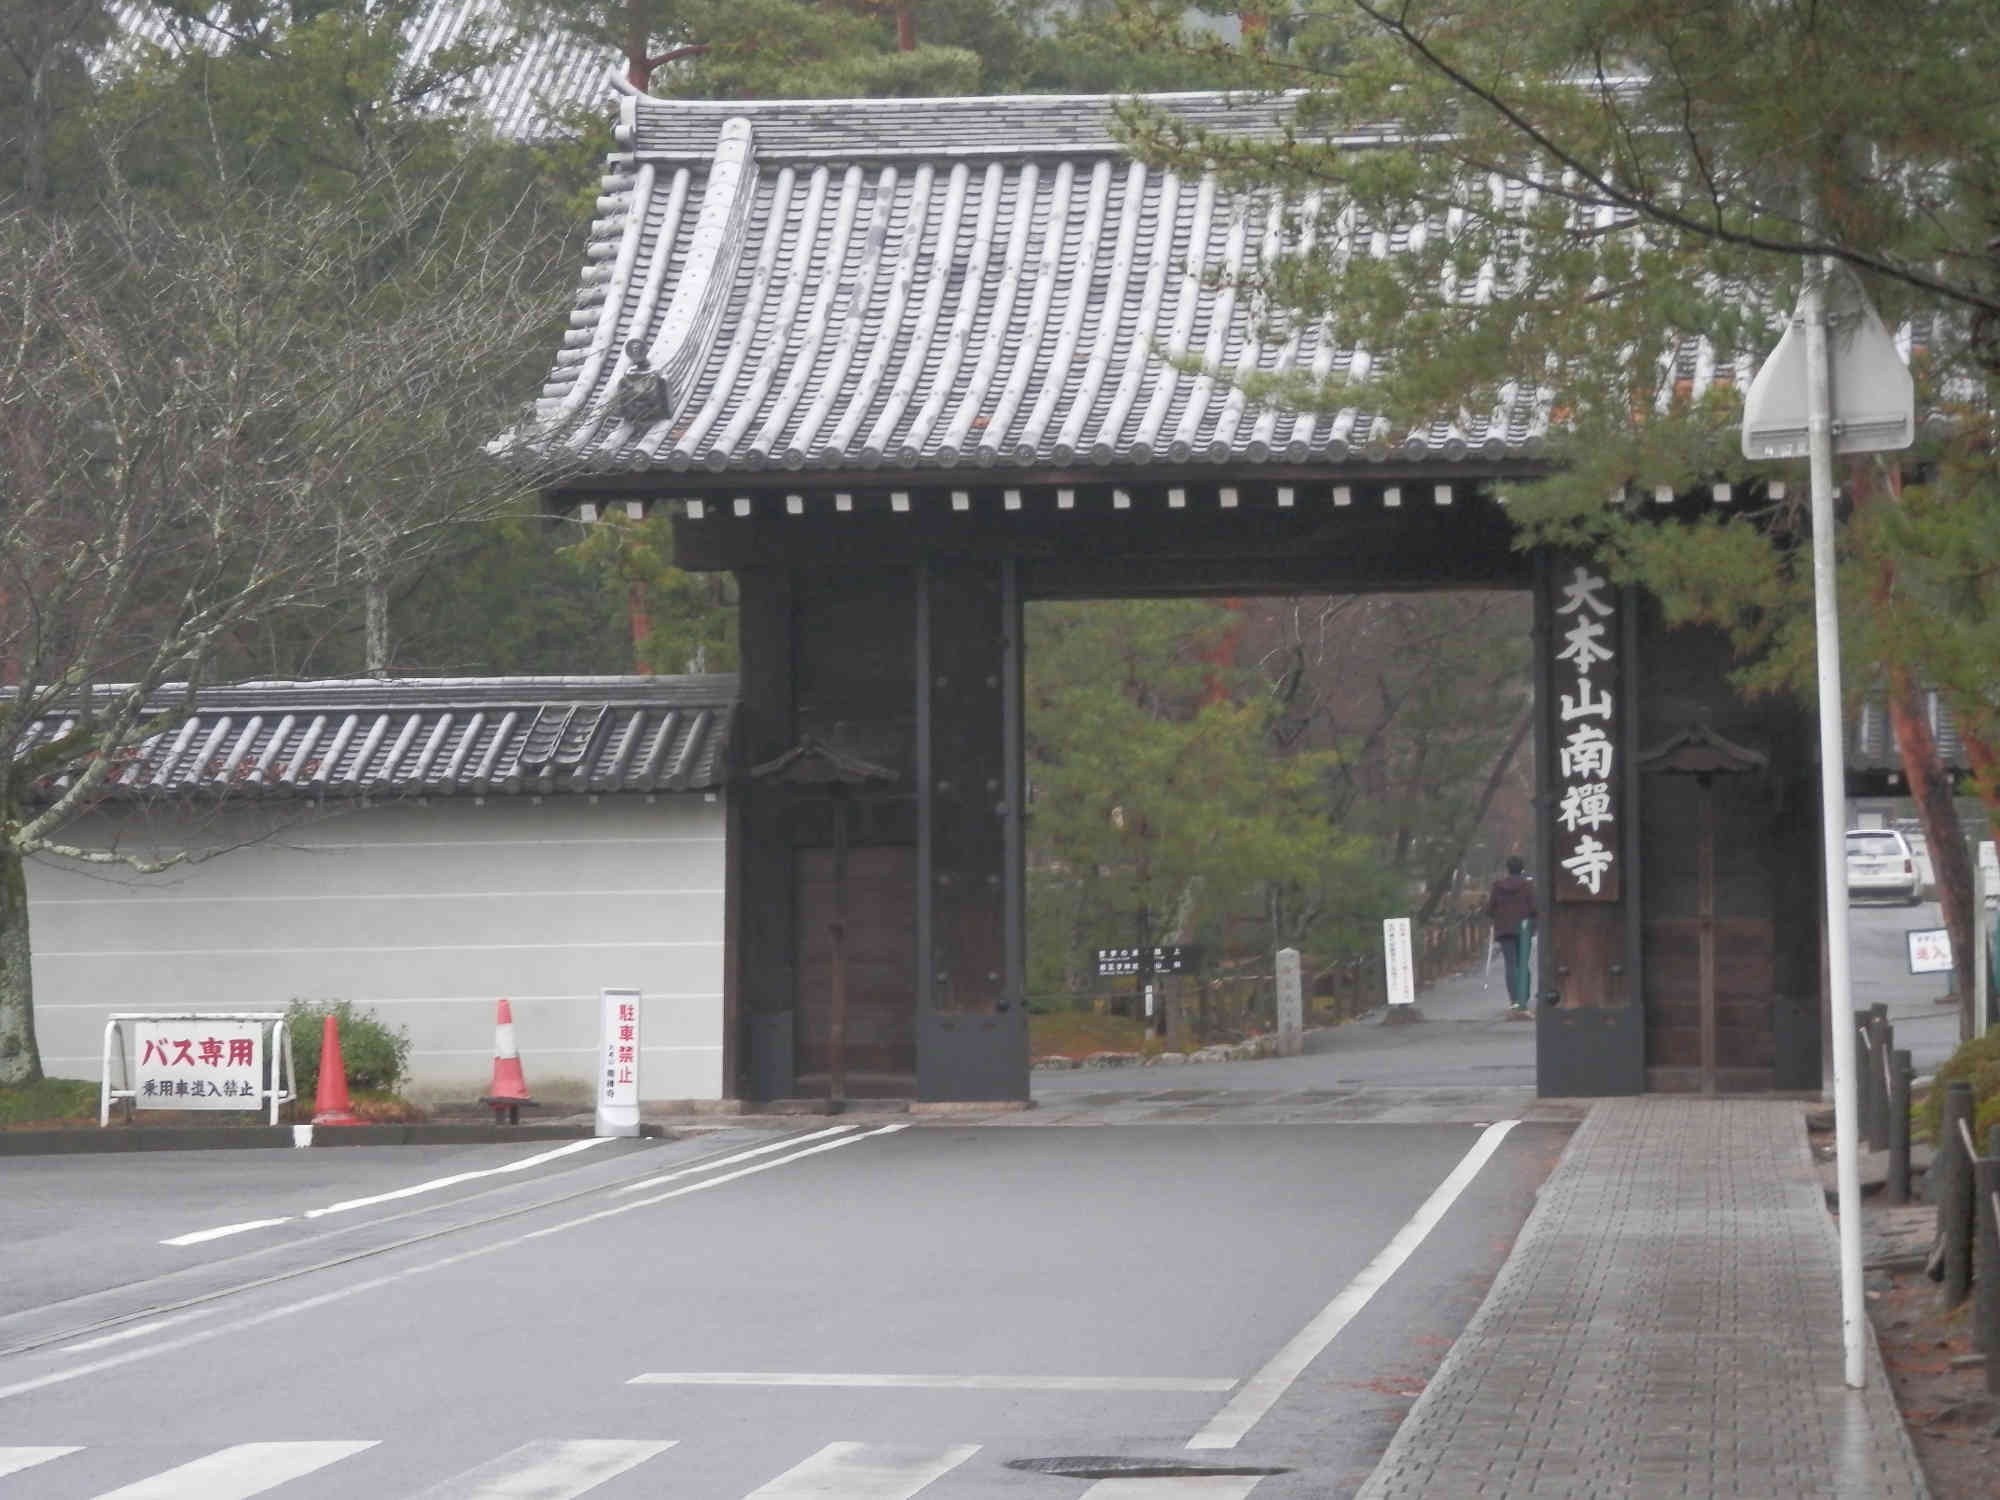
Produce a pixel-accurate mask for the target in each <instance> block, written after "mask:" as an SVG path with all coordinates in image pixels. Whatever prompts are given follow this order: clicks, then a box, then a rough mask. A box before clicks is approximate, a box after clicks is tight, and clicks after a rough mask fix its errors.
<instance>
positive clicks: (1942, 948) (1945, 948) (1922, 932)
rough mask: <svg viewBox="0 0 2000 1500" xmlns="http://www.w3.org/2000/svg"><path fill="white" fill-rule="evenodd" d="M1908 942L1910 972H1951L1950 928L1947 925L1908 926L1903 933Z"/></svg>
mask: <svg viewBox="0 0 2000 1500" xmlns="http://www.w3.org/2000/svg"><path fill="white" fill-rule="evenodd" d="M1904 936H1905V937H1907V938H1908V939H1909V942H1910V972H1911V973H1912V974H1949V973H1950V972H1951V929H1950V928H1949V927H1928V928H1914V927H1913V928H1910V929H1909V930H1908V931H1906V932H1905V934H1904Z"/></svg>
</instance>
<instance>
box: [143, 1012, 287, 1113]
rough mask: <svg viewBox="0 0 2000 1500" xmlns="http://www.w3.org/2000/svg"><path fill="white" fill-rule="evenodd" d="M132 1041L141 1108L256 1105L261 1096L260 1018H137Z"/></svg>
mask: <svg viewBox="0 0 2000 1500" xmlns="http://www.w3.org/2000/svg"><path fill="white" fill-rule="evenodd" d="M132 1047H133V1050H134V1052H135V1053H136V1056H135V1058H134V1059H133V1064H132V1088H133V1093H134V1095H135V1096H136V1097H135V1099H134V1101H133V1102H134V1103H136V1104H137V1105H138V1107H139V1108H140V1109H256V1108H257V1107H258V1106H259V1105H260V1104H261V1103H262V1102H263V1095H264V1023H263V1022H262V1021H224V1020H217V1019H211V1018H203V1019H199V1020H177V1021H135V1022H133V1023H132Z"/></svg>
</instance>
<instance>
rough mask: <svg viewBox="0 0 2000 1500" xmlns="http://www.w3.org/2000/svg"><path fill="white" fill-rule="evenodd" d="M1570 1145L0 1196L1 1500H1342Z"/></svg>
mask: <svg viewBox="0 0 2000 1500" xmlns="http://www.w3.org/2000/svg"><path fill="white" fill-rule="evenodd" d="M828 1130H831V1131H833V1133H831V1134H822V1133H820V1132H821V1131H828ZM1566 1134H1567V1133H1566V1131H1565V1130H1564V1129H1562V1128H1561V1127H1556V1126H1550V1125H1545V1124H1533V1123H1529V1124H1521V1125H1516V1126H1513V1127H1512V1128H1511V1129H1505V1130H1502V1129H1495V1128H1488V1127H1482V1126H1479V1125H1473V1124H1411V1125H1366V1126H1363V1125H1329V1124H1314V1125H1291V1126H1285V1125H1235V1124H1227V1123H1221V1124H1208V1125H1204V1126H1202V1127H1201V1128H1199V1129H1195V1130H1185V1129H1166V1128H1159V1129H1145V1128H1136V1129H1135V1128H1105V1127H1102V1126H1099V1127H1096V1128H1085V1127H1069V1126H1061V1125H1055V1126H1050V1127H1047V1128H1030V1129H1018V1128H1015V1129H1010V1128H991V1127H981V1126H952V1125H942V1124H937V1123H916V1124H911V1123H910V1122H908V1121H898V1120H876V1121H858V1122H851V1123H850V1122H848V1121H844V1120H843V1121H841V1122H837V1123H836V1124H834V1125H826V1124H820V1125H818V1126H817V1127H816V1128H815V1129H812V1130H791V1131H775V1130H758V1129H749V1128H744V1129H735V1130H731V1131H728V1132H723V1133H719V1134H714V1135H709V1136H706V1137H704V1138H700V1139H691V1140H681V1141H673V1142H665V1143H654V1142H638V1143H631V1142H619V1143H606V1144H604V1145H602V1146H598V1147H593V1148H587V1149H584V1150H580V1151H576V1152H572V1153H571V1154H569V1155H567V1156H564V1157H561V1158H556V1159H553V1160H545V1161H541V1162H538V1163H537V1164H536V1165H533V1166H530V1167H528V1168H526V1169H524V1170H522V1171H519V1172H514V1173H501V1174H497V1175H489V1176H482V1177H466V1176H464V1174H466V1173H471V1172H483V1171H489V1170H490V1169H492V1168H495V1167H502V1166H506V1165H509V1164H510V1163H514V1162H519V1161H522V1160H527V1159H532V1158H536V1157H540V1156H542V1155H543V1153H544V1152H545V1150H546V1148H541V1149H540V1150H538V1149H537V1148H533V1147H526V1146H513V1147H509V1146H491V1147H479V1148H472V1149H468V1150H464V1151H444V1152H439V1151H434V1150H433V1151H389V1150H385V1151H366V1152H363V1151H343V1152H319V1151H309V1152H261V1151H260V1152H228V1153H206V1154H203V1153H186V1154H174V1153H161V1154H159V1155H157V1156H154V1155H150V1154H149V1156H148V1157H147V1158H141V1159H133V1158H103V1157H100V1158H80V1159H79V1158H69V1159H65V1160H62V1161H60V1162H58V1161H57V1159H53V1158H49V1159H42V1160H40V1161H26V1162H24V1161H20V1160H11V1161H8V1162H6V1163H4V1164H0V1190H4V1193H5V1195H6V1201H7V1202H8V1203H9V1205H10V1209H11V1208H12V1206H13V1205H14V1204H16V1203H20V1204H22V1205H24V1211H23V1212H20V1213H15V1212H11V1211H10V1212H9V1213H8V1214H7V1215H6V1217H5V1219H4V1222H0V1255H4V1256H5V1257H6V1264H7V1265H8V1267H9V1272H10V1274H9V1277H8V1281H7V1298H8V1301H7V1303H6V1312H5V1314H4V1315H0V1350H4V1351H6V1352H0V1497H5V1500H15V1497H28V1496H32V1497H34V1500H98V1497H116V1500H233V1497H238V1496H249V1495H253V1494H271V1495H273V1496H274V1497H277V1500H334V1497H343V1500H345V1497H351V1496H363V1495H365V1496H369V1497H371V1500H375V1497H379V1500H396V1497H404V1496H423V1497H426V1500H470V1497H491V1500H501V1497H512V1500H520V1497H526V1496H536V1497H541V1500H561V1497H566V1496H571V1495H583V1494H588V1495H589V1496H590V1497H591V1500H631V1497H638V1496H649V1497H653V1496H689V1497H714V1500H736V1497H749V1496H757V1497H761V1500H803V1497H806V1496H815V1497H822V1500H892V1497H901V1496H906V1495H914V1494H917V1493H918V1492H919V1491H921V1493H922V1494H923V1496H924V1497H925V1500H975V1497H992V1496H1008V1497H1014V1496H1019V1497H1035V1496H1046V1497H1048V1500H1076V1497H1080V1496H1085V1495H1088V1496H1091V1497H1092V1500H1114V1497H1117V1500H1142V1497H1149V1496H1154V1495H1158V1496H1162V1497H1165V1496H1170V1495H1181V1494H1186V1493H1188V1490H1187V1488H1186V1486H1185V1485H1182V1484H1169V1483H1168V1482H1167V1481H1165V1480H1160V1479H1151V1480H1140V1479H1123V1480H1118V1481H1115V1482H1114V1481H1109V1480H1100V1479H1098V1478H1095V1477H1092V1476H1093V1475H1095V1474H1098V1473H1101V1472H1106V1470H1105V1467H1104V1464H1103V1460H1104V1458H1105V1457H1107V1456H1108V1457H1112V1458H1122V1459H1125V1460H1132V1459H1136V1458H1144V1459H1148V1460H1153V1461H1162V1462H1169V1463H1176V1464H1190V1463H1192V1464H1197V1465H1206V1466H1209V1467H1210V1468H1211V1469H1213V1468H1214V1467H1216V1466H1221V1467H1225V1468H1227V1467H1234V1468H1243V1467H1252V1468H1266V1469H1282V1470H1285V1471H1287V1472H1284V1473H1274V1474H1268V1475H1262V1476H1260V1475H1255V1474H1251V1475H1242V1476H1238V1477H1236V1478H1234V1479H1225V1478H1213V1479H1210V1480H1208V1481H1205V1487H1204V1488H1202V1489H1201V1490H1200V1491H1199V1493H1201V1494H1204V1495H1210V1496H1213V1495H1221V1494H1240V1495H1247V1494H1249V1493H1251V1491H1252V1490H1253V1489H1254V1491H1255V1494H1256V1495H1257V1497H1258V1500H1284V1497H1306V1496H1312V1497H1326V1496H1338V1495H1342V1494H1347V1493H1350V1492H1351V1491H1352V1489H1353V1488H1354V1487H1355V1486H1356V1485H1358V1484H1359V1483H1360V1481H1361V1479H1362V1478H1363V1477H1365V1475H1366V1473H1367V1471H1368V1469H1369V1468H1370V1467H1372V1465H1373V1463H1374V1460H1375V1458H1376V1457H1377V1456H1378V1455H1379V1454H1380V1452H1381V1450H1382V1449H1383V1448H1384V1447H1385V1446H1386V1444H1387V1442H1388V1440H1389V1438H1390V1436H1391V1434H1392V1433H1393V1432H1394V1430H1395V1427H1396V1425H1397V1423H1398V1422H1399V1421H1400V1419H1401V1416H1402V1414H1403V1412H1404V1411H1405V1410H1406V1409H1407V1408H1408V1405H1409V1404H1410V1402H1411V1401H1412V1400H1413V1399H1414V1397H1415V1395H1416V1394H1417V1392H1418V1391H1420V1390H1421V1388H1422V1385H1423V1382H1424V1380H1425V1379H1426V1378H1427V1376H1428V1374H1429V1373H1430V1371H1431V1370H1432V1369H1433V1368H1434V1367H1435V1365H1436V1363H1437V1361H1438V1360H1439V1359H1440V1358H1441V1357H1442V1355H1443V1353H1444V1351H1445V1350H1446V1349H1447V1348H1448V1347H1449V1345H1450V1343H1451V1341H1452V1339H1453V1338H1455V1337H1456V1335H1457V1333H1458V1331H1459V1330H1460V1328H1461V1327H1462V1326H1463V1324H1464V1322H1465V1321H1466V1320H1467V1319H1468V1318H1469V1317H1470V1316H1471V1314H1472V1312H1473V1311H1474V1310H1475V1309H1476V1308H1477V1306H1478V1303H1479V1301H1480V1299H1481V1298H1482V1296H1483V1295H1484V1292H1485V1289H1486V1287H1487V1285H1488V1284H1489V1282H1490V1280H1491V1278H1492V1276H1493V1275H1494V1274H1495V1272H1496V1271H1497V1270H1498V1268H1499V1266H1500V1264H1501V1262H1502V1261H1503V1260H1504V1258H1505V1255H1506V1252H1507V1249H1508V1246H1509V1245H1510V1244H1511V1242H1512V1239H1513V1236H1514V1234H1515V1233H1516V1232H1517V1230H1518V1228H1519V1226H1520V1224H1521V1222H1522V1221H1523V1219H1524V1218H1525V1216H1526V1214H1527V1212H1528V1209H1529V1207H1530V1206H1531V1203H1532V1195H1533V1192H1534V1189H1535V1187H1536V1186H1537V1185H1538V1184H1539V1182H1540V1181H1541V1179H1542V1177H1543V1176H1544V1175H1545V1174H1546V1172H1547V1171H1548V1169H1549V1167H1550V1166H1551V1165H1552V1164H1553V1162H1554V1159H1555V1156H1556V1154H1557V1153H1558V1152H1559V1151H1560V1149H1561V1146H1562V1144H1563V1142H1564V1140H1565V1139H1566ZM770 1147H776V1148H777V1149H775V1150H771V1149H766V1148H770ZM750 1151H756V1152H760V1153H761V1154H759V1155H756V1156H744V1155H743V1153H745V1152H750ZM1474 1152H1476V1153H1477V1154H1476V1155H1475V1156H1474V1157H1473V1158H1472V1159H1470V1160H1468V1153H1474ZM438 1177H446V1178H459V1179H460V1180H459V1181H457V1182H454V1183H450V1184H448V1185H446V1186H444V1187H439V1188H435V1189H427V1190H425V1191H421V1192H416V1193H413V1194H409V1195H407V1196H397V1197H389V1198H381V1200H380V1201H377V1202H374V1203H368V1204H362V1205H359V1206H353V1207H348V1208H345V1209H342V1210H341V1211H340V1212H338V1213H336V1214H330V1215H329V1214H325V1213H318V1214H316V1215H315V1210H320V1209H325V1208H326V1207H328V1206H330V1205H334V1204H342V1203H348V1204H352V1203H353V1202H354V1200H356V1199H362V1198H371V1197H378V1196H379V1195H382V1194H388V1193H392V1192H394V1193H403V1192H405V1191H406V1190H408V1189H412V1188H418V1187H422V1186H423V1185H424V1184H427V1183H429V1182H431V1181H433V1180H435V1179H436V1178H438ZM1448 1181H1450V1182H1452V1183H1454V1184H1460V1187H1459V1191H1458V1192H1457V1195H1456V1196H1454V1197H1452V1198H1451V1200H1450V1203H1449V1206H1448V1208H1444V1209H1443V1210H1442V1211H1441V1216H1439V1215H1433V1217H1434V1219H1435V1223H1434V1227H1431V1228H1429V1230H1428V1232H1427V1233H1422V1234H1417V1233H1416V1232H1415V1231H1414V1230H1412V1229H1409V1228H1406V1226H1408V1225H1410V1223H1411V1220H1412V1217H1413V1215H1418V1214H1419V1212H1420V1210H1422V1209H1423V1208H1424V1206H1425V1204H1426V1201H1427V1200H1429V1199H1431V1198H1432V1195H1433V1194H1434V1193H1435V1192H1437V1191H1438V1190H1439V1189H1440V1185H1441V1184H1445V1183H1447V1182H1448ZM273 1220H275V1221H277V1222H266V1221H273ZM243 1225H253V1226H255V1227H249V1228H242V1227H238V1226H243ZM220 1228H228V1229H232V1230H233V1232H232V1233H229V1234H226V1235H221V1236H218V1237H215V1238H198V1236H200V1235H202V1234H203V1233H204V1232H206V1231H208V1230H211V1229H220ZM1399 1231H1401V1232H1402V1233H1401V1238H1400V1240H1399V1238H1398V1235H1399ZM166 1239H182V1240H184V1241H187V1242H186V1243H183V1244H180V1245H168V1244H163V1243H162V1241H163V1240H166ZM1405 1248H1407V1254H1406V1255H1401V1256H1399V1255H1397V1254H1396V1253H1395V1252H1397V1251H1398V1250H1401V1249H1405ZM1385 1254H1387V1255H1388V1256H1389V1259H1388V1260H1386V1261H1385V1260H1383V1259H1381V1257H1384V1256H1385ZM1364 1291H1366V1292H1372V1296H1370V1297H1365V1298H1364V1297H1363V1296H1362V1293H1363V1292H1364ZM1301 1340H1303V1342H1301ZM1288 1349H1289V1350H1290V1351H1291V1357H1290V1362H1289V1363H1287V1362H1286V1360H1285V1359H1283V1358H1279V1359H1278V1363H1277V1365H1276V1366H1274V1365H1273V1361H1274V1358H1275V1357H1279V1356H1281V1355H1283V1354H1284V1352H1285V1351H1287V1350H1288ZM1301 1350H1303V1351H1304V1352H1303V1353H1301V1352H1300V1351H1301ZM1204 1434H1205V1435H1206V1437H1205V1438H1204V1436H1203V1435H1204ZM1191 1440H1204V1441H1207V1442H1208V1443H1210V1444H1211V1445H1212V1446H1208V1447H1202V1448H1190V1447H1189V1446H1188V1445H1189V1443H1190V1441H1191ZM56 1450H72V1451H62V1452H57V1451H56ZM1078 1456H1086V1457H1089V1456H1096V1458H1097V1460H1098V1464H1097V1467H1096V1468H1094V1469H1093V1468H1092V1467H1091V1466H1090V1465H1088V1464H1086V1465H1084V1466H1083V1468H1084V1470H1085V1472H1084V1473H1082V1474H1078V1473H1071V1474H1069V1475H1062V1474H1052V1473H1047V1472H1039V1471H1036V1470H1034V1469H1023V1468H1014V1467H1009V1463H1010V1461H1014V1462H1020V1461H1030V1462H1033V1461H1043V1460H1052V1459H1054V1460H1060V1459H1066V1458H1075V1457H1078ZM1071 1467H1072V1468H1073V1469H1074V1467H1075V1466H1074V1465H1072V1466H1071ZM787 1476H789V1477H787ZM1163 1486H1164V1487H1163ZM1217 1486H1223V1488H1217Z"/></svg>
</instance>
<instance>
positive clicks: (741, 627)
mask: <svg viewBox="0 0 2000 1500" xmlns="http://www.w3.org/2000/svg"><path fill="white" fill-rule="evenodd" d="M737 583H738V590H739V600H740V602H739V604H738V615H737V629H738V631H739V639H740V640H741V643H742V656H743V667H744V670H743V672H742V674H741V678H740V685H739V687H738V689H737V692H738V695H739V698H740V701H741V707H740V709H739V711H738V715H737V734H736V740H737V742H736V744H735V745H734V746H733V747H732V758H733V760H734V763H735V765H736V766H737V768H738V770H739V774H738V775H737V776H736V777H734V778H733V784H732V786H731V790H730V796H731V799H732V801H733V802H734V803H735V804H736V817H735V819H734V832H735V835H736V838H735V845H734V848H733V850H732V853H733V855H734V857H735V862H734V866H733V868H732V870H731V887H732V888H731V892H730V895H729V897H728V898H727V902H728V906H729V909H730V912H731V914H732V916H733V917H734V918H735V920H734V921H733V922H732V923H730V924H729V925H730V936H729V952H728V954H727V955H726V958H725V965H724V972H725V975H726V978H725V985H726V987H727V993H726V997H725V1003H724V1009H725V1012H726V1013H727V1012H733V1013H734V1014H735V1015H736V1017H737V1024H738V1027H739V1038H738V1040H739V1046H740V1051H739V1055H740V1058H741V1063H740V1066H739V1068H738V1073H737V1092H738V1095H739V1097H743V1098H749V1099H782V1098H786V1097H789V1096H790V1095H791V1093H792V1080H793V1076H794V1066H795V1059H794V1055H793V1028H794V1023H795V1009H794V1007H795V1003H796V992H797V983H798V971H797V957H796V954H795V952H794V947H795V937H796V933H795V929H796V926H797V917H796V913H795V910H794V900H795V889H794V886H795V883H794V879H793V873H792V851H791V848H790V845H789V840H788V839H787V837H786V836H785V830H784V827H783V812H784V804H785V793H784V791H783V789H782V788H778V787H768V786H765V787H760V786H755V785H753V784H752V783H751V782H750V781H749V779H748V778H747V776H745V775H742V774H740V773H741V772H742V771H744V770H747V768H749V767H751V766H755V765H760V764H762V763H763V762H765V761H768V760H770V759H771V758H772V757H774V756H777V755H781V754H783V753H784V752H785V751H786V750H788V749H790V748H791V746H792V744H793V743H794V742H795V740H796V738H797V718H796V714H795V712H794V709H793V680H794V676H795V671H796V660H795V656H796V652H795V649H794V646H795V638H794V630H793V622H792V615H793V608H794V579H793V576H792V574H791V573H790V572H789V571H788V570H784V569H776V568H773V569H754V570H744V571H742V572H740V573H738V574H737Z"/></svg>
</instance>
